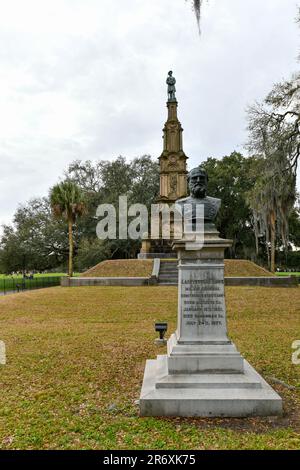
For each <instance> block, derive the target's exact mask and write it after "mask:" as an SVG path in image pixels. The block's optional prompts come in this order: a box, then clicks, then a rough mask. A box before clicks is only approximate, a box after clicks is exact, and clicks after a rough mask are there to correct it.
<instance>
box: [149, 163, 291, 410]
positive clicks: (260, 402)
mask: <svg viewBox="0 0 300 470" xmlns="http://www.w3.org/2000/svg"><path fill="white" fill-rule="evenodd" d="M188 182H189V187H190V192H191V196H190V197H189V198H185V199H182V200H179V201H178V204H179V206H185V205H187V204H188V208H189V211H190V212H189V211H187V212H186V217H187V219H188V221H189V223H190V224H189V226H190V227H191V226H192V228H197V222H198V221H197V206H198V205H202V207H203V209H204V210H203V213H204V224H203V225H202V228H203V229H204V234H203V238H202V240H201V242H202V246H199V242H198V241H197V239H196V235H197V232H193V231H190V232H185V233H184V235H183V237H182V239H181V240H175V241H174V244H173V248H174V249H175V250H176V252H177V255H178V270H179V278H178V320H177V330H176V332H175V333H174V334H173V335H172V336H171V337H170V339H169V340H168V344H167V355H161V356H158V357H157V359H156V360H148V361H147V363H146V368H145V374H144V381H143V386H142V391H141V397H140V412H141V415H142V416H203V417H212V416H214V417H244V416H267V415H277V414H281V412H282V400H281V398H280V397H279V395H277V393H276V392H275V391H274V390H273V389H272V388H271V387H270V386H269V385H268V384H267V383H266V382H265V381H264V379H263V378H262V377H261V376H260V375H259V374H258V373H257V372H256V371H255V370H254V369H253V367H251V366H250V364H249V363H248V362H247V361H246V360H245V359H244V358H243V357H242V356H241V354H240V353H239V351H238V350H237V348H236V347H235V345H234V344H233V343H232V341H231V340H230V338H229V337H228V332H227V322H226V304H225V295H224V250H225V249H226V248H228V247H230V246H231V244H232V241H231V240H225V239H222V238H220V237H219V232H218V231H217V230H216V227H215V225H214V219H215V217H216V215H217V213H218V210H219V208H220V204H221V201H220V200H219V199H215V198H211V197H209V196H207V195H206V190H207V182H208V177H207V174H206V172H205V171H204V170H203V169H201V168H196V169H194V170H192V171H191V172H190V174H189V177H188Z"/></svg>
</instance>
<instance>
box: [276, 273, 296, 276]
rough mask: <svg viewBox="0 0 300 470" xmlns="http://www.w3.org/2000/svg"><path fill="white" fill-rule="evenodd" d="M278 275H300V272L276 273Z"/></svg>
mask: <svg viewBox="0 0 300 470" xmlns="http://www.w3.org/2000/svg"><path fill="white" fill-rule="evenodd" d="M276 276H300V273H276Z"/></svg>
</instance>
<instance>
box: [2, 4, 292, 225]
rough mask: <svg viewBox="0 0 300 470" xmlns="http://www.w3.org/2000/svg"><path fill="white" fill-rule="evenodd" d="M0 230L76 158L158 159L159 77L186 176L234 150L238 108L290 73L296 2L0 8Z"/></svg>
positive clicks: (241, 115)
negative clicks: (170, 82) (172, 101)
mask: <svg viewBox="0 0 300 470" xmlns="http://www.w3.org/2000/svg"><path fill="white" fill-rule="evenodd" d="M0 7H1V10H0V70H1V73H0V188H1V191H0V223H7V222H10V221H11V220H12V216H13V213H14V211H15V209H16V208H17V206H18V204H19V203H22V202H25V201H27V200H28V199H30V198H32V197H36V196H43V195H47V193H48V188H49V187H50V186H51V185H53V184H55V183H56V182H57V181H58V179H59V177H60V176H61V175H62V173H63V170H64V169H65V168H66V167H67V166H68V164H69V163H70V162H71V161H72V160H74V159H113V158H115V157H117V156H118V155H120V154H122V155H124V156H126V157H127V158H128V159H131V158H134V157H136V156H140V155H143V154H145V153H147V154H151V155H152V156H153V157H158V156H159V155H160V153H161V151H162V139H161V137H162V127H163V124H164V122H165V120H166V97H167V95H166V85H165V80H166V76H167V72H168V71H169V70H170V69H172V70H173V71H174V75H175V77H176V79H177V99H178V101H179V119H180V120H181V122H182V125H183V127H184V129H185V132H184V150H185V152H186V154H187V155H188V156H189V157H190V160H189V166H190V167H193V166H195V165H197V164H199V163H200V162H201V161H203V160H205V159H206V158H207V157H209V156H213V157H218V158H219V157H222V156H224V155H226V154H229V153H231V152H232V151H233V150H235V149H236V150H240V151H243V144H244V143H245V141H246V138H247V134H246V120H245V108H246V107H247V105H248V104H251V103H253V102H254V101H255V100H261V99H262V98H263V97H264V96H265V95H266V94H267V93H268V92H269V91H270V89H271V87H272V85H273V83H274V82H278V81H281V80H282V79H284V78H289V77H290V75H291V74H292V73H293V72H294V71H296V70H297V67H298V64H297V56H298V54H299V50H300V40H299V29H298V26H297V25H296V23H295V17H296V14H297V2H296V1H295V0H263V1H262V0H209V2H208V3H206V2H204V6H203V15H202V36H201V38H199V35H198V33H197V26H196V20H195V17H194V15H193V13H192V11H191V8H190V6H189V5H188V4H187V3H186V2H185V0H114V1H113V0H26V1H25V0H0Z"/></svg>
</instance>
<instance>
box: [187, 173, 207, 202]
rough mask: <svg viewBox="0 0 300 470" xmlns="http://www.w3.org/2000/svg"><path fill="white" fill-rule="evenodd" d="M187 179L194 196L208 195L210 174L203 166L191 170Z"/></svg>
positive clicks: (199, 197)
mask: <svg viewBox="0 0 300 470" xmlns="http://www.w3.org/2000/svg"><path fill="white" fill-rule="evenodd" d="M187 181H188V185H189V188H190V193H191V196H192V197H194V198H197V199H203V198H204V197H205V196H206V191H207V183H208V176H207V173H206V171H205V170H204V169H203V168H201V167H200V166H199V167H197V168H194V169H193V170H191V171H190V172H189V174H188V178H187Z"/></svg>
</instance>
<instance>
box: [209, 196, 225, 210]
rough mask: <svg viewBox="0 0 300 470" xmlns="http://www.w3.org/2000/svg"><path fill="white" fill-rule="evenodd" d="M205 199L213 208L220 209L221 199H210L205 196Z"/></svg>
mask: <svg viewBox="0 0 300 470" xmlns="http://www.w3.org/2000/svg"><path fill="white" fill-rule="evenodd" d="M206 199H207V202H209V203H210V204H212V205H213V206H215V207H217V208H220V207H221V202H222V201H221V199H218V198H216V197H210V196H206Z"/></svg>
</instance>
